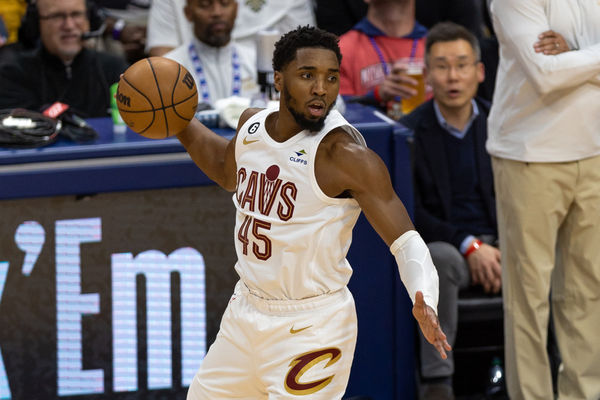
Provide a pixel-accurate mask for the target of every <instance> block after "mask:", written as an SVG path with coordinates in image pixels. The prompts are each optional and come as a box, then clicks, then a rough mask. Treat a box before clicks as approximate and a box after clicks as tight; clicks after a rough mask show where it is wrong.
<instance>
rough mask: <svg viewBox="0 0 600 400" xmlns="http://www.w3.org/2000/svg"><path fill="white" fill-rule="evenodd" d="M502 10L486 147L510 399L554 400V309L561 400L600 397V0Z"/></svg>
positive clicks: (501, 6)
mask: <svg viewBox="0 0 600 400" xmlns="http://www.w3.org/2000/svg"><path fill="white" fill-rule="evenodd" d="M491 12H492V18H493V23H494V30H495V32H496V35H497V37H498V42H499V44H500V64H499V67H498V79H497V84H496V89H495V92H494V100H493V106H492V109H491V112H490V117H489V137H488V141H487V150H488V151H489V153H490V154H491V155H492V166H493V171H494V179H495V185H496V194H497V200H498V206H497V209H498V232H499V236H500V247H501V250H502V268H503V271H502V272H503V281H504V285H503V286H504V288H505V290H504V291H503V297H504V299H503V300H504V329H505V335H504V336H505V363H506V379H507V387H508V392H509V396H510V398H511V399H513V400H522V399H527V400H529V399H553V398H555V396H554V394H553V392H552V381H551V372H550V366H549V358H548V355H547V352H546V346H547V330H548V321H549V316H550V308H551V310H552V318H553V321H554V329H555V332H556V340H557V342H558V348H559V349H560V354H561V358H562V365H561V368H560V370H559V373H558V398H559V399H598V398H600V341H599V340H598V337H597V336H598V334H597V331H598V326H600V312H599V310H600V297H599V296H598V288H600V268H599V260H600V246H598V243H600V229H599V226H600V211H599V208H598V206H599V204H600V101H599V99H600V24H599V23H598V21H600V5H598V3H597V2H596V1H579V2H565V1H561V0H539V1H535V2H530V1H521V0H503V1H497V0H493V1H492V3H491ZM549 29H550V30H549ZM549 299H551V301H552V307H550V304H549V303H550V302H549Z"/></svg>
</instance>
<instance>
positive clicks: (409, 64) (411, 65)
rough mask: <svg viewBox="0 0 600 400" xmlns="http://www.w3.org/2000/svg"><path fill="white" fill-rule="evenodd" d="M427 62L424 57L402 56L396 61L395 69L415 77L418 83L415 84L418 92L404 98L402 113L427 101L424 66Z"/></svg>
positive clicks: (406, 112)
mask: <svg viewBox="0 0 600 400" xmlns="http://www.w3.org/2000/svg"><path fill="white" fill-rule="evenodd" d="M424 67H425V64H424V62H423V59H418V58H401V59H399V60H397V61H396V62H395V63H394V70H398V71H400V73H401V74H405V75H408V76H409V77H411V78H412V79H414V80H415V81H416V82H417V84H416V86H414V88H415V90H416V91H417V94H416V95H414V96H412V97H407V98H402V100H401V106H402V114H404V115H406V114H409V113H410V112H411V111H412V110H414V109H415V108H417V107H418V106H420V105H421V104H423V103H424V102H425V79H424V78H423V68H424Z"/></svg>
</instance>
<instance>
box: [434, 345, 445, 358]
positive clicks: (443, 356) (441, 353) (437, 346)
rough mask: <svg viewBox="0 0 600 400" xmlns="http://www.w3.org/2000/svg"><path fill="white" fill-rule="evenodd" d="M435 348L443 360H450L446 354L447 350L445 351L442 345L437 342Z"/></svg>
mask: <svg viewBox="0 0 600 400" xmlns="http://www.w3.org/2000/svg"><path fill="white" fill-rule="evenodd" d="M435 348H436V349H437V351H438V352H439V353H440V357H442V360H445V359H447V358H448V355H447V354H446V350H444V346H443V345H442V343H440V342H437V343H436V344H435Z"/></svg>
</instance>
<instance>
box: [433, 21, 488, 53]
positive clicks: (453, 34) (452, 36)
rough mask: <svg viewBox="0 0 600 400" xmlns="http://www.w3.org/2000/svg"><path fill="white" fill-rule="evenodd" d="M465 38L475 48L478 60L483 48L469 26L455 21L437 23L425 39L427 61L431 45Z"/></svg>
mask: <svg viewBox="0 0 600 400" xmlns="http://www.w3.org/2000/svg"><path fill="white" fill-rule="evenodd" d="M460 39H462V40H465V41H467V42H468V43H469V44H470V45H471V48H472V49H473V52H474V53H475V57H477V61H479V60H480V59H481V49H480V48H479V41H478V40H477V38H476V37H475V35H473V34H472V33H471V32H470V31H469V30H468V29H467V28H465V27H464V26H462V25H459V24H455V23H454V22H439V23H437V24H435V25H434V26H433V27H431V29H430V30H429V32H428V33H427V40H426V41H425V62H427V60H428V59H429V54H430V52H431V46H433V45H434V44H436V43H440V42H452V41H454V40H460Z"/></svg>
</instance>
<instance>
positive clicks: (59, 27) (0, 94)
mask: <svg viewBox="0 0 600 400" xmlns="http://www.w3.org/2000/svg"><path fill="white" fill-rule="evenodd" d="M30 7H32V8H31V9H30V10H28V16H27V17H26V18H35V19H38V20H37V21H32V28H35V29H37V28H38V27H39V38H40V43H39V44H38V46H37V48H36V49H34V50H32V51H23V52H20V53H19V54H18V55H17V56H16V57H15V58H14V60H11V62H8V63H3V64H2V67H1V68H0V108H25V109H28V110H33V111H39V110H40V109H41V108H42V107H43V106H45V105H50V104H52V103H54V102H56V101H60V102H62V103H65V104H68V105H69V106H70V107H71V108H72V109H73V110H74V111H76V112H78V113H79V114H80V115H81V116H83V117H86V118H87V117H101V116H108V115H109V109H110V85H111V84H113V83H115V82H118V80H119V75H120V74H121V73H122V72H123V71H124V70H125V69H126V66H127V65H126V63H125V61H124V60H123V59H121V58H118V57H116V56H113V55H109V54H105V53H101V52H96V51H94V50H91V49H87V48H86V47H85V46H84V39H83V38H82V35H83V34H84V33H86V32H89V30H90V22H89V17H88V12H87V6H86V2H85V0H37V2H35V3H32V4H31V5H30ZM36 14H37V15H36ZM38 17H39V18H38Z"/></svg>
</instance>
